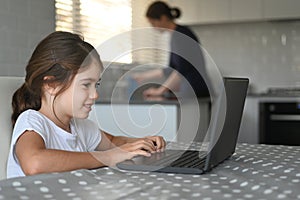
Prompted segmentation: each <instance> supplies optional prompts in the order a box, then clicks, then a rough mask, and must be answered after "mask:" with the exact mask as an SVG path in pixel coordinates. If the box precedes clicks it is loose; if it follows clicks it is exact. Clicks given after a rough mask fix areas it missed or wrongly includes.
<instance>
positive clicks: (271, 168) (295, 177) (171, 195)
mask: <svg viewBox="0 0 300 200" xmlns="http://www.w3.org/2000/svg"><path fill="white" fill-rule="evenodd" d="M168 148H170V149H171V148H172V149H174V148H175V149H177V148H183V149H199V144H197V143H191V144H182V143H171V144H170V145H169V146H168ZM2 199H9V200H10V199H17V200H23V199H25V200H26V199H39V200H60V199H64V200H85V199H91V200H94V199H95V200H97V199H105V200H106V199H126V200H131V199H147V200H160V199H180V200H184V199H188V200H190V199H192V200H193V199H195V200H196V199H197V200H198V199H203V200H214V199H239V200H247V199H253V200H256V199H272V200H275V199H291V200H292V199H293V200H294V199H299V200H300V147H295V146H294V147H292V146H272V145H250V144H238V145H237V149H236V153H235V154H234V155H233V156H232V157H231V158H229V159H228V160H227V161H225V162H224V163H222V164H220V165H219V166H218V167H216V168H214V169H213V170H212V171H211V172H209V173H207V174H203V175H184V174H171V173H169V174H165V173H155V172H128V171H120V170H117V169H115V168H108V167H105V168H100V169H95V170H77V171H72V172H65V173H53V174H42V175H36V176H28V177H24V178H15V179H8V180H2V181H0V200H2Z"/></svg>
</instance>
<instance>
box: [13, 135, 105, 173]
mask: <svg viewBox="0 0 300 200" xmlns="http://www.w3.org/2000/svg"><path fill="white" fill-rule="evenodd" d="M15 148H16V149H15V151H16V156H17V158H18V160H19V163H20V166H21V167H22V170H23V172H24V173H25V174H26V175H33V174H39V173H47V172H63V171H71V170H76V169H91V168H97V167H101V166H104V165H103V163H101V162H99V160H97V159H95V158H94V157H93V156H92V155H91V154H90V153H89V152H71V151H64V150H55V149H46V147H45V143H44V140H43V139H42V137H41V136H40V135H39V134H38V133H36V132H34V131H25V132H24V133H23V134H22V135H21V136H20V137H19V139H18V141H17V143H16V147H15Z"/></svg>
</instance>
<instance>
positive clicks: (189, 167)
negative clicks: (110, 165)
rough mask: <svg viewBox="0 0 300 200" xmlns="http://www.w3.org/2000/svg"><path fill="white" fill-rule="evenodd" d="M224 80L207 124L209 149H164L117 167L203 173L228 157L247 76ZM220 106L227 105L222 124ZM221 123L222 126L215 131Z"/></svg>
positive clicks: (233, 145)
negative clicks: (222, 87) (213, 115)
mask: <svg viewBox="0 0 300 200" xmlns="http://www.w3.org/2000/svg"><path fill="white" fill-rule="evenodd" d="M223 80H224V88H225V89H224V90H222V91H225V93H224V92H223V94H222V95H219V98H216V99H217V100H216V101H215V103H216V104H217V106H216V107H215V108H216V112H215V113H216V114H215V117H212V121H211V123H210V126H211V129H210V131H211V134H209V142H208V148H207V149H206V150H205V151H203V149H202V148H201V149H199V150H198V151H195V150H178V149H174V150H172V149H166V150H165V151H164V152H161V153H154V154H152V155H151V156H150V157H144V156H137V157H135V158H133V159H131V160H126V161H123V162H121V163H118V164H117V167H118V168H119V169H121V170H130V171H154V172H165V173H180V174H203V173H205V172H208V171H210V170H212V169H213V168H214V167H216V166H217V165H219V164H220V163H222V162H223V161H224V160H226V159H228V158H229V157H231V155H232V154H233V153H234V152H235V147H236V143H237V138H238V133H239V129H240V124H241V119H242V114H243V109H244V104H245V98H246V95H247V89H248V84H249V79H248V78H234V77H225V78H223ZM224 94H226V95H224ZM224 97H226V98H224ZM224 99H226V101H224ZM222 102H223V105H222ZM224 102H225V104H224ZM224 105H226V106H224ZM223 107H226V112H224V115H223V116H224V118H223V119H224V120H223V123H222V122H221V121H222V120H220V119H219V116H221V115H220V113H219V112H221V111H220V110H224V109H223ZM220 124H221V127H222V128H221V129H220V131H219V132H218V131H217V129H218V125H220ZM219 127H220V126H219ZM217 132H218V133H217Z"/></svg>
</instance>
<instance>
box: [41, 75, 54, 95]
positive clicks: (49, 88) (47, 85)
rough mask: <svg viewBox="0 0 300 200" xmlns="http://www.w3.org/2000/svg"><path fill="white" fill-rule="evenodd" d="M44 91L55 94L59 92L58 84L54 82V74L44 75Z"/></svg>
mask: <svg viewBox="0 0 300 200" xmlns="http://www.w3.org/2000/svg"><path fill="white" fill-rule="evenodd" d="M43 80H44V86H43V88H44V91H45V92H46V93H48V94H50V95H55V94H56V93H57V92H58V84H57V83H55V82H52V80H54V76H45V77H44V79H43Z"/></svg>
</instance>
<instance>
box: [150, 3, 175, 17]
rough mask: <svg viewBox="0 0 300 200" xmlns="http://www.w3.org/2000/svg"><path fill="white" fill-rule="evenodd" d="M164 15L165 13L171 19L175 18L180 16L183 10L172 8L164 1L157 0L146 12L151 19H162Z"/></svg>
mask: <svg viewBox="0 0 300 200" xmlns="http://www.w3.org/2000/svg"><path fill="white" fill-rule="evenodd" d="M162 15H165V16H167V17H168V18H169V19H171V20H173V19H176V18H179V17H180V15H181V12H180V10H179V9H178V8H175V7H174V8H170V7H169V6H168V5H167V4H166V3H165V2H163V1H156V2H154V3H152V4H151V5H150V6H149V7H148V10H147V12H146V17H147V18H150V19H160V18H161V16H162Z"/></svg>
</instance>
